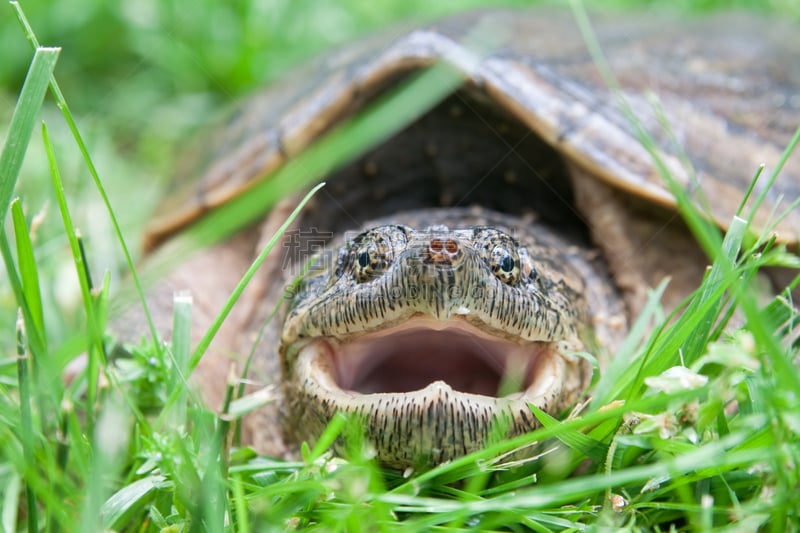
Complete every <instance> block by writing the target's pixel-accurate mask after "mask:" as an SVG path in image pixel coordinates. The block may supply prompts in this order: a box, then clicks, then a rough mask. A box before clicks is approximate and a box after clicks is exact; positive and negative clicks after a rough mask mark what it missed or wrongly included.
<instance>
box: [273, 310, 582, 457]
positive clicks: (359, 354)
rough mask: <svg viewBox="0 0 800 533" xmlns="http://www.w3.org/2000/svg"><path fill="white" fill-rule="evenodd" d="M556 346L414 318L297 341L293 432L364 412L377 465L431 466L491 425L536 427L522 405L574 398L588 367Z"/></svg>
mask: <svg viewBox="0 0 800 533" xmlns="http://www.w3.org/2000/svg"><path fill="white" fill-rule="evenodd" d="M563 348H564V346H563V344H561V343H554V342H531V343H526V344H524V345H520V344H517V343H514V342H512V341H509V340H504V339H499V338H496V337H492V336H491V335H489V334H487V333H485V332H483V331H481V330H479V329H478V328H476V327H475V326H472V325H470V324H468V323H466V322H465V321H463V320H459V319H451V320H448V321H435V320H433V319H419V318H418V319H415V320H411V321H409V322H408V323H406V324H403V325H401V326H396V327H394V328H390V329H387V330H384V331H381V332H376V333H371V334H369V335H364V336H362V337H359V338H357V339H356V340H351V341H347V342H340V341H337V340H336V339H330V338H317V339H314V340H311V341H306V342H305V343H303V344H302V345H300V344H299V343H298V345H296V346H295V349H296V350H297V351H296V354H297V355H296V358H294V362H293V364H292V366H293V369H292V372H291V373H292V374H294V376H293V379H290V380H289V381H288V384H287V386H290V387H295V388H296V389H297V390H295V391H293V392H294V394H289V395H288V396H289V397H290V398H292V397H293V398H295V400H294V401H293V402H291V404H290V410H291V416H292V417H293V419H294V420H295V422H296V424H294V426H295V427H296V428H297V435H296V437H298V438H300V439H306V440H314V439H315V438H316V436H318V435H319V434H320V433H321V432H322V430H324V428H325V426H326V425H327V423H328V422H329V421H330V419H331V418H332V417H333V415H334V414H336V412H344V413H350V414H355V415H357V416H361V417H363V418H364V423H365V435H366V436H367V438H368V439H369V441H370V442H371V444H372V446H373V447H374V450H375V454H376V459H377V460H378V461H379V462H381V463H382V464H384V465H387V466H390V467H394V468H407V467H409V466H419V465H425V464H438V463H441V462H443V461H447V460H450V459H453V458H456V457H459V456H461V455H465V454H467V453H470V452H472V451H475V450H478V449H481V448H482V447H484V446H485V445H486V444H487V439H488V438H489V436H490V434H492V432H493V431H495V432H496V431H497V429H498V428H503V429H504V431H503V433H502V434H501V436H502V435H506V436H513V435H518V434H522V433H525V432H527V431H530V430H532V429H534V428H536V427H537V426H538V422H537V420H536V418H535V417H534V416H533V414H532V413H531V410H530V405H529V404H533V405H536V406H537V407H539V408H541V409H543V410H545V411H547V412H550V413H553V414H555V413H557V412H558V411H560V410H561V409H563V408H564V407H566V406H567V405H569V404H570V403H572V402H574V401H575V400H576V399H577V397H578V395H579V394H580V393H581V392H582V391H583V389H584V388H585V386H586V385H587V383H588V377H589V376H590V373H587V371H586V370H587V369H586V365H585V361H583V360H581V359H578V358H576V357H574V356H570V355H567V354H565V353H562V352H563V351H564V350H563ZM293 351H294V350H293ZM511 368H513V369H514V371H510V369H511ZM504 374H506V375H505V376H504ZM509 374H515V375H512V376H510V375H509ZM509 381H511V382H514V381H516V384H517V386H516V387H513V386H512V391H511V392H510V393H508V392H509V391H508V389H507V384H508V382H509ZM501 382H502V383H503V384H504V386H503V389H504V396H498V395H497V394H498V387H499V386H500V383H501ZM514 389H516V390H514ZM506 393H507V394H506ZM494 435H497V433H494Z"/></svg>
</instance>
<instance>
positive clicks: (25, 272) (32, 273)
mask: <svg viewBox="0 0 800 533" xmlns="http://www.w3.org/2000/svg"><path fill="white" fill-rule="evenodd" d="M11 217H12V220H13V221H14V238H15V240H16V243H17V262H18V263H19V275H20V278H21V281H22V292H23V294H24V295H25V302H26V303H27V304H28V309H29V310H30V313H31V319H32V321H33V324H32V325H33V326H34V328H35V330H36V334H37V335H38V336H39V337H40V338H42V339H45V329H44V311H43V309H42V293H41V290H40V289H39V272H38V269H37V268H36V259H35V258H34V256H33V245H32V244H31V239H30V235H29V234H28V225H27V224H26V222H25V215H24V214H23V213H22V207H21V206H20V204H19V200H18V199H15V200H14V201H12V202H11Z"/></svg>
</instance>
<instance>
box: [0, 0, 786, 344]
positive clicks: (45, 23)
mask: <svg viewBox="0 0 800 533" xmlns="http://www.w3.org/2000/svg"><path fill="white" fill-rule="evenodd" d="M534 3H537V2H532V1H530V0H527V1H523V0H516V1H509V2H490V1H486V0H483V1H480V0H438V1H437V2H430V1H425V0H381V1H380V2H376V1H374V0H344V1H342V0H313V1H312V0H227V1H222V0H136V1H130V0H21V2H20V4H21V5H22V8H23V10H24V11H25V13H26V15H27V17H28V19H29V21H30V23H31V25H32V26H33V28H34V31H35V32H36V34H37V36H38V38H39V40H40V42H41V43H42V44H43V45H46V46H59V47H61V48H62V51H61V56H60V59H59V62H58V65H57V67H56V78H57V80H58V82H59V83H60V85H61V88H62V90H63V92H64V95H65V97H66V99H67V102H68V103H69V106H70V109H71V111H72V113H73V114H74V116H75V118H76V120H77V123H78V126H79V128H80V131H81V132H82V134H83V136H84V138H85V140H86V142H87V143H88V146H89V152H90V154H91V155H92V157H93V159H94V162H95V164H96V165H97V167H98V170H99V172H100V176H101V179H102V180H103V183H104V184H105V187H106V188H107V190H108V194H109V196H110V200H111V203H112V206H113V207H114V210H115V212H116V215H117V217H118V218H119V220H120V222H121V224H122V226H123V229H124V232H125V237H126V240H127V242H128V244H129V246H130V247H131V249H132V250H133V251H134V253H137V254H138V253H139V235H140V231H141V227H142V226H143V223H144V222H145V221H146V219H147V217H148V216H149V214H150V213H151V212H152V210H153V209H154V208H155V206H156V204H157V202H158V199H159V197H160V195H161V194H162V192H161V191H162V187H163V185H164V183H165V182H167V181H168V180H169V179H170V176H171V170H170V169H171V168H172V167H173V165H174V162H175V160H176V158H178V157H180V153H181V146H182V143H183V144H185V140H186V139H187V138H189V137H191V136H192V135H193V134H194V132H196V131H197V130H201V129H202V126H203V125H204V124H208V123H209V122H211V121H213V119H214V117H215V116H217V115H219V114H220V113H221V112H223V111H224V110H225V109H228V108H230V107H231V106H233V105H234V104H235V103H236V102H237V101H241V99H242V98H243V97H245V96H246V95H247V94H249V93H251V92H253V91H256V90H257V89H258V88H259V87H261V86H263V85H264V84H266V83H269V81H270V80H273V79H276V78H278V77H280V76H281V74H282V73H284V72H286V71H287V69H290V68H291V67H292V66H293V65H295V64H297V63H299V62H302V61H303V60H305V59H307V58H309V57H311V56H313V55H315V54H317V53H320V52H321V51H324V50H326V49H329V48H331V47H333V46H336V45H338V44H340V43H343V42H346V41H349V40H352V39H355V38H357V37H358V36H359V35H361V34H364V33H367V32H371V31H377V30H379V29H380V28H381V27H385V26H386V25H389V24H391V23H393V22H396V21H398V20H401V19H421V20H422V19H430V18H434V17H439V16H442V15H445V14H447V13H452V12H455V11H460V10H464V9H468V8H473V7H476V6H491V5H515V6H523V5H531V4H534ZM587 4H589V6H590V7H593V8H600V6H601V5H602V9H604V10H619V11H627V10H632V9H638V10H664V9H668V10H670V11H681V12H686V13H687V14H688V16H700V14H702V13H703V12H706V11H712V10H719V9H738V10H750V11H752V12H754V13H756V12H759V13H772V14H775V13H777V14H778V15H779V16H780V17H781V18H793V19H795V20H800V2H798V0H672V1H670V2H664V1H661V2H658V1H655V0H606V1H602V2H599V1H598V2H587ZM754 16H755V15H754ZM0 50H2V56H1V58H0V137H2V138H3V139H4V138H5V131H6V128H7V125H8V121H9V120H10V117H11V113H12V111H13V108H14V105H15V102H16V98H17V93H18V91H19V89H20V87H21V84H22V82H23V80H24V76H25V72H26V70H27V67H28V64H29V62H30V60H31V57H32V50H31V48H30V46H29V43H28V42H26V40H25V36H24V33H23V31H22V30H21V28H20V25H19V24H18V22H17V19H16V17H15V15H14V11H13V9H12V8H11V6H10V5H8V4H4V5H0ZM41 119H42V120H44V121H46V122H47V124H48V127H49V128H50V130H51V134H52V137H53V139H54V142H55V143H56V149H57V157H58V160H59V167H60V169H61V173H62V177H63V179H64V181H65V186H66V187H67V192H68V195H69V197H70V198H71V199H72V201H71V208H72V211H73V216H74V217H75V219H76V224H77V225H78V227H79V228H80V229H81V231H82V233H83V235H84V236H85V237H86V239H87V243H88V246H89V255H90V267H91V269H92V271H93V274H94V277H95V278H97V279H99V278H100V277H101V276H102V273H103V271H105V270H110V271H111V272H112V276H113V277H114V278H115V279H117V278H118V277H120V276H124V270H123V267H122V264H121V260H122V259H121V258H122V255H121V253H120V251H119V245H118V244H117V243H116V241H115V238H114V236H113V234H112V232H111V230H110V226H109V223H108V215H107V213H106V211H105V209H104V207H103V206H102V204H101V203H100V199H99V196H98V194H97V191H96V190H95V189H94V186H93V185H92V183H91V180H90V178H89V174H88V172H87V170H86V168H85V165H84V163H83V161H82V159H81V156H80V154H79V153H78V150H77V149H76V147H75V145H74V142H73V140H72V138H71V136H70V135H69V132H68V131H67V129H66V126H65V124H64V121H63V118H62V117H61V114H60V112H59V111H58V110H57V109H56V108H55V106H54V105H53V103H52V99H50V98H49V97H48V98H46V103H45V108H44V111H43V113H42V116H41ZM50 179H51V178H50V174H49V170H48V169H47V164H46V158H45V156H44V151H43V149H42V143H41V133H40V131H36V132H35V134H34V138H33V140H32V142H31V146H30V147H29V149H28V153H27V157H26V161H25V164H24V167H23V172H22V175H21V177H20V181H19V183H18V186H17V188H18V194H19V196H21V197H22V199H23V203H24V206H25V209H26V214H27V216H28V217H29V219H30V218H32V217H34V216H35V215H37V214H39V213H44V218H43V222H42V223H41V225H40V226H39V227H38V229H37V232H36V257H37V260H38V261H39V263H40V268H41V269H42V272H41V276H42V278H43V280H46V283H45V286H44V287H43V290H44V292H45V293H46V294H47V295H48V296H46V298H50V299H51V301H52V303H53V309H57V310H59V311H56V312H54V313H53V314H54V315H56V316H57V317H58V318H57V319H55V320H50V321H49V324H48V329H49V330H50V331H51V332H52V333H53V334H54V335H55V336H56V337H59V336H60V337H62V338H64V337H66V336H68V332H69V331H70V330H72V329H73V328H74V327H75V321H76V320H78V321H79V320H80V318H79V315H80V313H70V310H71V309H77V308H78V305H79V304H78V292H77V281H76V280H75V274H74V267H73V266H72V264H71V262H70V261H69V249H68V246H67V241H66V238H65V236H64V234H63V230H62V227H61V222H60V217H59V215H58V212H57V209H56V206H55V201H54V197H53V195H52V192H51V189H52V185H51V181H50ZM15 307H16V306H15V304H14V300H13V295H12V294H11V292H10V290H9V288H8V286H7V282H6V280H5V275H2V276H0V319H2V320H0V324H13V322H8V321H6V320H5V319H6V318H7V316H8V317H11V316H13V313H14V312H15V311H14V310H15ZM76 315H78V318H75V316H76ZM12 320H13V319H12ZM0 337H2V338H10V336H8V337H6V336H5V335H0Z"/></svg>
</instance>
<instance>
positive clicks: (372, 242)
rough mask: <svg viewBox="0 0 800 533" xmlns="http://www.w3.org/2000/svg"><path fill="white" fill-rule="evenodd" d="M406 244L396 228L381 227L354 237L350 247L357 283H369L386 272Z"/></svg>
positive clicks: (402, 233) (401, 230)
mask: <svg viewBox="0 0 800 533" xmlns="http://www.w3.org/2000/svg"><path fill="white" fill-rule="evenodd" d="M405 243H406V234H405V232H404V231H403V228H401V227H398V226H382V227H377V228H374V229H371V230H369V231H367V232H364V233H362V234H361V235H359V236H358V237H356V238H355V239H354V240H353V242H352V244H351V245H350V253H351V257H352V259H351V261H352V265H353V267H352V268H353V274H354V277H355V279H356V281H357V282H358V283H364V282H367V281H371V280H373V279H375V278H377V277H379V276H380V275H381V274H383V272H384V271H386V269H387V268H389V266H390V265H391V264H392V261H394V258H395V255H396V253H398V252H399V251H400V249H402V247H403V246H404V245H405Z"/></svg>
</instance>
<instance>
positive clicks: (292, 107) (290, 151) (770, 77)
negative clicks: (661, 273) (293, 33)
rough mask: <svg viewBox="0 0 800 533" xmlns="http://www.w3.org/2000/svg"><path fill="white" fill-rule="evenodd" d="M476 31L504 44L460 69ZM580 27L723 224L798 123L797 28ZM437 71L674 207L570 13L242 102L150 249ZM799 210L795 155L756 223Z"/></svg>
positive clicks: (508, 19) (464, 19)
mask: <svg viewBox="0 0 800 533" xmlns="http://www.w3.org/2000/svg"><path fill="white" fill-rule="evenodd" d="M477 24H482V25H484V27H485V28H488V30H487V31H490V32H495V33H493V34H492V37H493V39H496V38H497V35H496V32H498V31H499V32H502V34H503V35H502V36H501V40H503V44H502V45H501V46H498V47H496V48H495V49H493V51H492V52H491V53H489V54H488V55H486V56H485V57H483V58H482V59H480V61H479V62H477V63H473V62H469V61H462V59H461V58H463V57H467V56H469V57H474V55H470V54H469V53H467V52H466V49H465V48H464V46H463V44H462V40H463V39H465V36H467V35H473V36H474V33H471V31H470V30H471V29H472V28H474V27H475V26H476V25H477ZM592 24H593V27H594V30H595V32H596V33H597V36H598V39H599V42H600V46H601V48H602V50H603V53H604V54H605V56H606V57H607V59H608V62H609V65H610V68H611V71H612V72H613V73H614V76H615V77H616V79H617V80H618V81H619V84H620V86H621V88H622V95H623V96H624V98H625V99H626V100H627V102H628V103H629V104H630V107H631V108H632V109H633V111H634V112H635V114H636V116H637V117H638V120H639V121H640V122H641V124H642V125H643V126H644V128H645V130H646V131H647V132H648V133H649V135H650V136H651V137H652V138H653V139H654V140H655V142H656V147H657V151H658V153H659V154H660V156H661V157H662V158H663V160H664V162H665V163H666V165H667V167H668V168H669V169H670V170H671V172H672V174H673V175H674V177H675V178H677V179H678V180H679V181H680V183H681V184H682V185H683V186H684V187H685V188H686V189H687V190H693V189H696V187H695V186H694V185H692V183H695V180H696V183H697V184H699V186H700V189H701V190H702V192H703V193H704V195H705V198H706V200H705V201H706V202H707V203H708V205H709V206H710V208H711V210H712V212H713V214H714V217H715V218H716V220H717V221H718V222H719V223H720V225H722V226H725V225H727V224H728V223H729V221H730V219H731V216H733V214H734V213H735V212H736V209H737V208H738V206H739V203H740V201H741V199H742V196H743V193H744V191H746V190H747V187H748V185H749V183H750V181H751V179H752V177H753V175H754V174H755V173H756V171H757V169H758V167H759V165H760V164H764V165H765V166H766V170H765V172H764V175H763V177H762V178H761V180H760V181H759V183H758V185H757V187H756V191H755V194H758V193H759V192H760V190H761V188H762V187H763V186H764V184H765V183H767V181H768V179H767V178H768V176H769V174H770V173H771V172H772V171H773V170H775V168H776V165H777V163H778V161H779V159H780V157H781V154H782V152H783V151H784V149H785V148H786V145H787V144H788V143H789V141H790V139H791V137H792V135H793V133H794V131H795V129H796V128H797V127H798V125H800V31H798V28H797V27H796V26H792V25H789V24H786V23H782V22H778V21H767V20H764V19H760V18H756V17H754V16H749V17H748V16H746V15H742V14H739V15H717V16H713V17H711V18H703V19H693V20H677V19H674V20H668V19H667V20H665V18H664V17H663V16H656V15H648V16H646V17H641V16H627V17H620V16H619V15H615V16H612V17H606V18H604V17H593V18H592ZM440 60H444V61H448V62H450V63H452V64H453V65H455V66H456V67H457V68H460V69H462V70H463V71H464V72H465V74H466V75H467V77H468V79H469V80H470V82H471V84H474V85H475V86H477V87H478V88H479V89H480V90H482V91H483V92H485V94H487V95H488V96H489V97H490V98H491V99H492V100H493V101H494V102H495V104H496V105H498V106H499V107H501V108H503V109H504V110H505V111H507V112H509V113H511V114H512V115H514V116H515V117H516V118H517V119H519V120H520V121H521V122H522V123H524V124H526V125H527V126H528V127H530V128H531V130H533V132H535V133H536V134H537V135H538V136H540V137H541V138H542V139H544V140H545V141H546V142H547V143H549V144H550V145H552V146H553V147H554V148H555V149H556V150H557V151H558V152H560V153H561V154H563V155H564V156H565V157H566V158H567V159H568V160H571V161H573V162H575V163H577V164H578V165H580V166H582V167H583V168H584V169H586V170H588V171H589V173H591V174H592V175H594V176H597V177H598V178H601V179H602V180H604V181H606V182H608V183H611V184H613V185H615V186H617V187H620V188H622V189H624V190H627V191H629V192H630V193H632V194H636V195H639V196H641V197H644V198H648V199H651V200H653V201H655V202H658V203H660V204H664V205H672V203H673V200H672V196H671V195H670V194H669V193H668V192H667V190H666V188H665V187H664V185H663V181H662V179H661V177H660V175H659V173H658V170H657V169H656V167H655V165H654V163H653V159H652V157H651V155H650V154H649V153H648V151H647V150H646V149H645V148H643V147H642V145H641V143H640V142H639V141H638V140H637V134H636V130H635V127H634V125H633V124H632V122H631V121H630V120H629V119H628V118H627V117H626V116H625V114H624V113H623V112H622V111H621V106H620V105H619V104H618V99H617V97H616V95H615V94H614V93H613V92H612V91H611V90H610V89H609V88H608V86H607V85H606V84H605V83H604V81H603V80H602V78H601V76H600V74H599V71H598V69H597V67H596V65H595V63H594V62H593V60H592V59H591V57H590V54H589V51H588V48H587V46H586V44H585V39H584V37H583V35H582V34H581V32H580V30H579V29H578V26H577V24H576V22H575V19H574V17H573V15H572V13H570V12H569V11H543V10H541V9H539V10H534V11H510V10H509V11H484V12H472V13H464V14H460V15H457V16H454V17H451V18H448V19H445V20H442V21H438V22H434V23H431V24H428V25H426V26H421V27H417V28H414V29H410V30H407V29H406V30H395V31H392V30H389V31H385V32H383V33H382V34H380V35H374V36H372V37H370V38H368V39H364V40H362V41H360V42H357V43H354V44H353V45H351V46H349V47H346V48H344V49H342V50H339V51H337V52H335V53H332V54H329V55H327V56H325V57H323V58H321V59H320V60H319V61H317V62H315V63H313V64H312V65H309V66H307V68H305V69H303V70H300V71H297V72H295V74H294V75H293V76H291V77H289V78H287V79H286V80H285V81H284V82H283V83H280V84H277V85H274V86H272V87H270V88H268V89H267V90H265V91H263V92H261V93H259V94H257V95H255V96H254V97H253V98H252V99H251V100H250V101H248V102H247V103H246V104H245V105H244V106H243V107H242V108H241V109H240V111H239V112H238V113H237V114H235V115H234V116H233V117H232V119H231V120H230V121H229V122H228V124H227V125H226V126H225V127H224V128H223V129H222V130H221V131H220V132H219V135H218V137H216V138H215V139H214V140H213V142H212V149H210V150H207V151H203V152H202V153H201V154H200V157H199V159H197V160H196V161H194V162H193V164H192V165H190V166H189V167H187V169H188V170H186V171H185V172H184V173H183V174H184V175H185V177H184V178H179V179H178V180H177V181H176V184H177V185H178V189H180V188H181V187H182V188H183V189H182V192H178V193H176V194H173V195H171V197H170V198H169V200H168V202H167V204H166V205H165V206H162V208H161V209H160V210H159V213H158V215H157V218H156V219H154V221H153V223H152V224H151V227H150V229H149V232H148V233H149V235H148V237H147V240H148V242H150V243H151V244H153V243H156V242H158V241H161V240H163V239H164V238H165V237H166V236H168V235H170V234H172V233H174V232H175V231H177V230H178V229H179V228H181V227H182V226H183V225H185V224H187V223H188V222H191V221H192V220H194V219H196V218H197V217H199V216H201V215H202V214H203V213H204V212H206V211H207V210H209V209H211V208H213V207H215V206H217V205H219V204H221V203H224V202H226V201H227V200H228V199H230V198H232V197H234V196H236V195H237V194H241V193H242V191H244V190H246V189H247V187H248V185H250V184H252V183H254V182H255V181H258V180H260V179H264V178H267V177H268V176H269V175H270V174H271V173H273V172H274V171H275V170H276V169H278V168H280V167H281V166H282V165H283V164H284V163H285V162H286V161H287V160H288V159H290V158H292V157H293V156H295V155H297V154H298V153H300V152H302V151H303V150H304V149H305V148H306V147H307V146H308V145H309V144H310V143H312V142H313V141H314V140H315V139H316V138H317V137H318V136H319V135H320V134H321V133H323V132H325V131H326V130H328V129H330V128H331V127H332V126H333V125H335V124H336V123H338V122H339V121H340V120H342V118H343V117H346V116H348V115H349V114H351V113H353V112H354V111H355V110H356V109H358V108H359V107H360V106H361V105H362V104H363V103H364V100H365V99H366V98H367V97H368V95H372V94H375V93H376V92H377V91H378V90H379V89H381V88H383V87H384V86H386V85H389V84H391V83H392V82H393V81H394V80H396V79H397V77H398V75H399V74H402V73H406V72H408V71H409V70H410V69H415V68H419V67H422V66H425V65H429V64H431V63H433V62H436V61H440ZM664 121H666V123H667V124H668V127H666V128H665V127H664V124H663V123H664ZM187 180H188V182H187ZM694 197H696V198H697V197H698V196H697V195H696V193H695V194H694ZM798 197H800V154H794V155H793V156H792V157H790V158H789V160H788V162H787V163H786V166H785V167H784V169H783V170H782V172H781V174H780V176H779V177H778V178H777V180H776V182H775V184H774V186H773V187H772V189H771V190H770V191H769V193H768V195H767V200H766V202H765V205H763V206H762V207H761V209H760V211H759V214H760V216H759V217H757V222H758V224H759V225H761V226H762V227H763V226H764V225H765V224H766V223H767V220H768V217H769V216H770V215H773V216H774V213H773V211H775V212H777V213H780V212H782V211H783V210H785V209H786V208H787V207H788V205H789V203H790V202H792V201H795V200H796V199H797V198H798ZM701 201H702V200H701ZM777 228H778V232H779V236H780V238H781V239H782V240H784V241H787V242H797V240H798V238H799V237H800V210H794V211H793V212H790V213H789V214H788V216H786V217H785V218H784V219H783V220H782V221H781V222H780V223H779V224H778V227H777Z"/></svg>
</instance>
